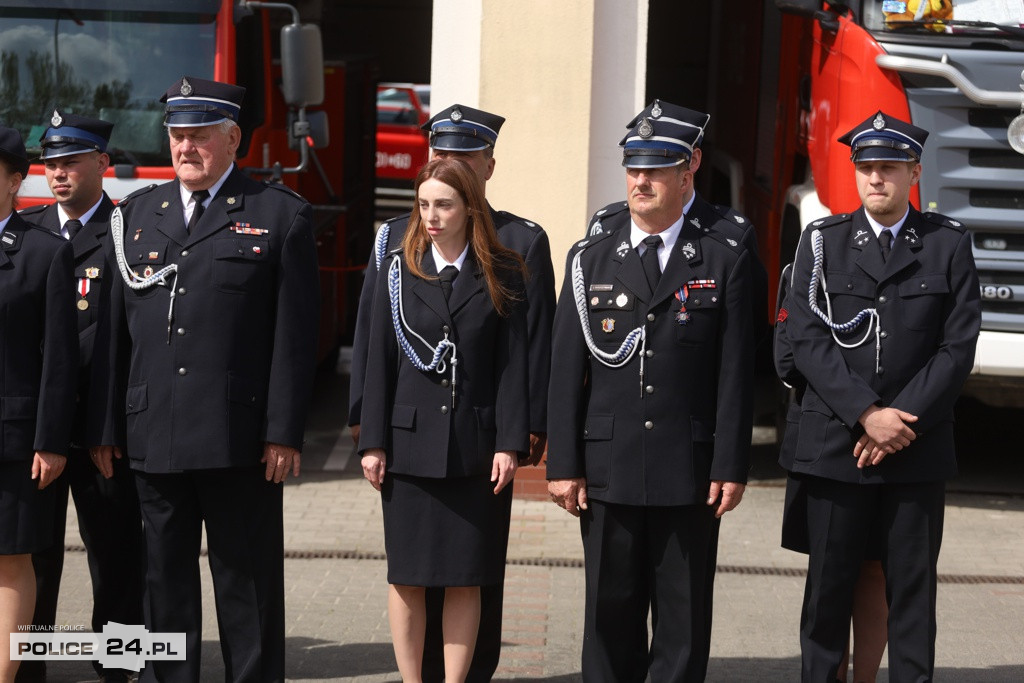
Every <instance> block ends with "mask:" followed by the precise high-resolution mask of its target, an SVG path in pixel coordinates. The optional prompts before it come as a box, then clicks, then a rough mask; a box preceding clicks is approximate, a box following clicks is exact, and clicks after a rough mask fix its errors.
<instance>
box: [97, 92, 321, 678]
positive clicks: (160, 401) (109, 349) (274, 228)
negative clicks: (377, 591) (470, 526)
mask: <svg viewBox="0 0 1024 683" xmlns="http://www.w3.org/2000/svg"><path fill="white" fill-rule="evenodd" d="M244 93H245V90H244V88H240V87H237V86H233V85H227V84H223V83H217V82H213V81H207V80H203V79H199V78H192V77H185V78H183V79H182V80H180V81H178V82H177V83H176V84H174V85H173V86H172V87H171V88H170V90H168V91H167V93H166V94H165V95H164V98H163V101H166V103H167V104H166V109H165V118H164V124H165V125H166V126H167V128H168V134H169V137H170V147H171V161H172V163H173V165H174V170H175V174H176V175H177V179H176V180H173V181H171V182H168V183H164V184H163V185H159V186H151V187H150V188H147V189H144V190H141V191H139V192H136V193H134V194H132V195H130V196H129V197H127V198H126V199H125V200H124V201H123V202H122V204H121V206H120V207H118V209H116V210H115V211H114V213H113V214H112V216H111V241H112V243H113V250H112V252H111V253H110V254H109V256H108V259H109V263H110V264H111V265H110V266H108V268H110V269H111V270H112V272H113V275H114V277H110V278H106V279H105V280H104V283H105V289H106V288H107V287H106V283H108V282H110V283H112V284H113V287H110V290H111V291H110V300H109V306H108V307H107V312H108V313H107V314H106V315H105V317H106V318H107V319H108V322H109V324H107V325H102V326H101V330H100V333H101V335H102V336H101V337H100V338H99V339H98V340H97V348H98V349H102V350H103V351H104V358H103V360H104V361H105V362H101V359H100V357H99V355H100V354H99V353H97V362H96V370H97V372H95V373H94V375H93V378H94V379H93V386H94V387H97V386H98V385H99V378H104V380H105V381H104V382H103V383H102V386H99V389H100V391H94V392H93V393H94V395H96V398H95V399H94V400H93V404H94V405H93V407H94V408H96V409H97V412H96V413H93V412H90V436H91V439H90V441H91V443H92V444H102V445H101V446H99V447H97V448H94V449H93V457H94V458H95V459H96V460H97V464H98V466H99V467H100V468H101V469H102V470H103V471H109V469H110V467H111V458H112V457H114V456H116V454H115V453H114V448H113V446H123V447H126V451H125V454H126V455H127V456H128V459H129V463H130V465H131V467H132V469H133V471H134V473H135V481H136V486H137V489H138V493H139V502H140V504H141V506H142V518H143V521H144V522H145V533H146V551H147V562H146V567H147V572H146V601H145V611H146V627H147V628H148V629H149V630H150V631H152V632H159V633H176V632H177V633H181V632H184V633H185V634H186V658H185V660H184V661H149V662H148V664H147V666H146V669H145V671H144V673H143V680H166V681H172V680H173V681H189V680H191V681H198V680H199V676H200V672H201V670H202V669H201V663H200V646H201V641H202V638H201V631H202V608H201V584H200V578H199V549H200V540H201V534H202V530H203V525H204V524H205V527H206V536H207V544H208V547H209V561H210V571H211V573H212V575H213V583H214V598H215V601H216V606H217V619H218V623H219V627H220V636H221V651H222V653H223V656H224V666H225V670H226V675H227V679H228V680H234V681H281V680H283V679H284V541H283V535H284V531H283V520H282V508H281V502H282V499H281V486H280V483H281V482H282V481H284V480H285V478H286V477H287V476H288V475H289V473H291V474H294V475H296V476H297V475H298V474H299V461H300V454H299V451H300V449H301V448H302V437H303V431H304V428H305V421H306V411H307V408H308V403H309V396H310V391H311V388H312V384H313V376H314V370H315V362H316V339H317V322H318V321H317V318H318V312H319V283H318V274H317V261H316V247H315V245H314V241H313V233H312V228H311V218H312V210H311V207H310V205H309V203H308V202H306V201H305V200H304V199H302V198H301V197H299V196H298V195H296V194H294V193H293V192H292V191H291V190H289V189H287V188H285V187H284V186H281V185H277V184H272V183H260V182H256V181H254V180H251V179H249V178H248V177H247V176H245V174H243V173H242V172H241V171H240V170H239V169H238V168H237V167H235V165H234V158H235V153H236V152H237V150H238V144H239V141H240V139H241V131H240V129H239V127H238V125H237V121H238V115H239V111H240V107H241V103H242V97H243V95H244ZM120 212H123V224H122V223H121V221H120V216H119V213H120ZM104 343H105V344H106V345H105V346H102V345H101V344H104ZM121 378H124V379H125V380H126V381H124V383H123V384H120V383H116V382H115V380H117V379H121ZM125 412H127V424H126V425H125V429H126V438H125V439H123V440H122V439H120V438H119V435H118V429H117V427H118V424H117V422H118V421H117V420H116V416H117V415H118V414H119V413H120V414H121V415H124V413H125Z"/></svg>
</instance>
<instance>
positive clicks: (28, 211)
mask: <svg viewBox="0 0 1024 683" xmlns="http://www.w3.org/2000/svg"><path fill="white" fill-rule="evenodd" d="M51 206H52V204H36V205H34V206H27V207H25V208H24V209H22V210H21V211H19V212H18V215H19V216H22V217H24V216H34V215H35V214H37V213H42V212H43V211H46V210H47V209H48V208H50V207H51Z"/></svg>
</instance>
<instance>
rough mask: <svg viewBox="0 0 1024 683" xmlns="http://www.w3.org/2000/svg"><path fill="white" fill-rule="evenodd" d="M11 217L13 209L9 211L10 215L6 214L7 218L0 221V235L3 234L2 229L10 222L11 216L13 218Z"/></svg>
mask: <svg viewBox="0 0 1024 683" xmlns="http://www.w3.org/2000/svg"><path fill="white" fill-rule="evenodd" d="M13 215H14V209H11V213H10V214H8V216H7V218H4V219H3V220H0V234H2V233H3V231H4V228H6V227H7V223H8V222H9V221H10V220H11V216H13Z"/></svg>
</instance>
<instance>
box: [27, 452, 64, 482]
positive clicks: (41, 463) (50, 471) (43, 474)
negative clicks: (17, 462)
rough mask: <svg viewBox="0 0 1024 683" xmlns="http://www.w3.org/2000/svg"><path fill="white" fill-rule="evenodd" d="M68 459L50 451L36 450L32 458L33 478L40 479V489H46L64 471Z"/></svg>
mask: <svg viewBox="0 0 1024 683" xmlns="http://www.w3.org/2000/svg"><path fill="white" fill-rule="evenodd" d="M67 461H68V459H67V458H65V457H64V456H63V455H58V454H57V453H50V452H49V451H36V453H35V456H33V458H32V478H33V479H38V480H39V490H40V491H41V490H43V489H45V488H46V487H47V486H49V485H50V484H52V483H53V481H54V480H55V479H56V478H57V477H59V476H60V473H61V472H63V471H64V464H65V463H67Z"/></svg>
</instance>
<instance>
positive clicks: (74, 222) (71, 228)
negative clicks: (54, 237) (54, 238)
mask: <svg viewBox="0 0 1024 683" xmlns="http://www.w3.org/2000/svg"><path fill="white" fill-rule="evenodd" d="M64 229H65V230H67V231H68V239H69V240H73V239H75V235H77V234H78V231H79V230H81V229H82V221H80V220H78V219H77V218H69V219H68V221H67V222H66V223H65V224H64Z"/></svg>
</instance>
